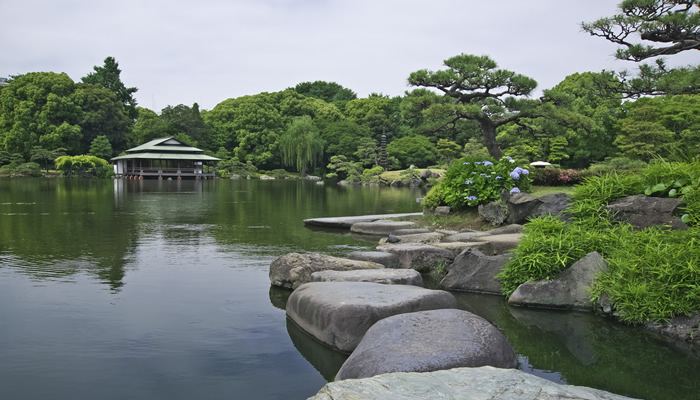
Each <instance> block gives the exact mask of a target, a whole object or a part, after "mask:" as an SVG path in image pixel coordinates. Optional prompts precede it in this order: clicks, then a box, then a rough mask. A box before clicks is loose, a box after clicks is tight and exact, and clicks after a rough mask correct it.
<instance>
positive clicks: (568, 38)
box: [0, 0, 697, 112]
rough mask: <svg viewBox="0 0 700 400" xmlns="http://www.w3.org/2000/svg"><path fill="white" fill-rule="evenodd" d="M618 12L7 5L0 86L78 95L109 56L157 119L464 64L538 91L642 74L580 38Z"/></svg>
mask: <svg viewBox="0 0 700 400" xmlns="http://www.w3.org/2000/svg"><path fill="white" fill-rule="evenodd" d="M619 2H620V0H585V1H573V0H526V1H524V0H500V1H483V0H482V1H476V0H421V1H418V0H352V1H349V0H198V1H182V0H121V1H104V0H4V1H2V3H0V15H1V16H2V23H0V38H2V44H0V77H7V76H9V75H16V74H23V73H27V72H43V71H53V72H65V73H67V74H68V75H69V76H70V77H71V78H72V79H73V80H74V81H76V82H77V81H80V79H81V78H82V77H83V76H85V75H86V74H88V73H89V72H91V71H92V67H93V66H95V65H100V66H101V65H102V64H103V61H104V59H105V58H106V57H108V56H112V57H115V58H116V60H117V62H118V63H119V66H120V68H121V70H122V74H121V78H122V81H123V82H124V84H125V85H127V86H130V87H132V86H135V87H137V88H138V89H139V90H138V92H137V93H136V99H137V101H138V103H139V105H140V106H142V107H146V108H150V109H153V110H155V111H158V112H160V110H161V109H162V108H164V107H165V106H167V105H178V104H185V105H188V106H191V105H192V103H194V102H197V103H199V105H200V108H202V109H211V108H213V107H214V106H215V105H216V104H218V103H219V102H221V101H223V100H225V99H228V98H232V97H240V96H244V95H251V94H256V93H260V92H275V91H279V90H284V89H286V88H288V87H293V86H295V85H296V84H297V83H300V82H306V81H316V80H323V81H329V82H337V83H339V84H341V85H343V86H345V87H347V88H349V89H352V90H353V91H355V92H356V93H357V94H358V96H359V97H366V96H367V95H369V94H370V93H372V92H377V93H383V94H387V95H391V96H396V95H403V94H404V91H406V90H410V89H411V88H410V87H408V86H407V83H406V79H407V77H408V75H409V74H410V73H411V72H413V71H417V70H419V69H423V68H427V69H431V70H437V69H441V68H442V62H443V60H445V59H447V58H449V57H451V56H454V55H457V54H460V53H467V54H476V55H482V54H485V55H488V56H490V57H491V58H493V59H494V60H495V61H496V62H497V63H498V64H499V67H500V68H505V69H509V70H512V71H515V72H518V73H521V74H524V75H527V76H529V77H531V78H534V79H535V80H536V81H537V82H538V83H539V87H538V91H539V90H541V89H546V88H551V87H552V86H554V85H556V84H557V83H558V82H560V81H561V80H562V79H564V78H565V77H566V76H567V75H570V74H573V73H575V72H585V71H600V70H602V69H607V70H621V69H634V68H635V65H634V63H630V62H626V61H617V60H615V59H614V57H613V56H612V54H614V52H615V49H616V46H614V45H613V44H611V43H608V42H607V41H605V40H604V39H600V38H594V37H591V36H589V35H588V34H586V33H584V32H582V31H581V28H580V23H581V22H583V21H586V22H590V21H593V20H596V19H598V18H600V17H604V16H610V15H613V14H614V13H615V12H616V8H617V7H616V5H617V4H618V3H619ZM683 57H684V58H683ZM669 61H671V62H670V64H679V63H681V64H682V63H685V64H689V63H691V62H693V61H692V60H691V59H690V58H689V57H688V56H687V55H686V56H682V57H681V56H676V57H674V58H672V59H671V60H669ZM694 63H697V60H695V62H694Z"/></svg>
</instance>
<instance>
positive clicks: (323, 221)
mask: <svg viewBox="0 0 700 400" xmlns="http://www.w3.org/2000/svg"><path fill="white" fill-rule="evenodd" d="M422 215H423V213H422V212H420V213H404V214H378V215H359V216H353V217H327V218H309V219H305V220H304V224H306V225H312V226H322V227H326V228H344V229H348V228H350V227H351V226H353V225H354V224H356V223H358V222H372V221H377V220H380V219H390V218H410V217H420V216H422Z"/></svg>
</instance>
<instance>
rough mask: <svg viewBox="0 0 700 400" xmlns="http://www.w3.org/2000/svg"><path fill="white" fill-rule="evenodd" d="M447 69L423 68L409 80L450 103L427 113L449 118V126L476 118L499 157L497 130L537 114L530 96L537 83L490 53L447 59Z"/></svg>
mask: <svg viewBox="0 0 700 400" xmlns="http://www.w3.org/2000/svg"><path fill="white" fill-rule="evenodd" d="M444 64H445V66H446V67H448V68H447V69H444V70H439V71H428V70H425V69H423V70H420V71H416V72H413V73H411V75H410V76H409V77H408V83H409V84H410V85H413V86H422V87H430V88H435V89H437V90H438V91H440V92H442V93H443V96H445V97H449V98H450V99H451V100H452V101H450V102H447V101H445V102H438V103H434V104H432V105H430V106H429V107H428V108H427V109H426V110H425V111H424V113H425V114H426V115H428V116H432V117H438V118H439V119H442V120H445V125H447V124H454V123H456V122H457V121H459V120H460V119H468V120H473V121H476V122H477V123H478V124H479V127H480V129H481V133H482V135H483V139H484V144H485V145H486V148H487V149H488V150H489V153H490V154H491V155H492V156H493V157H495V158H497V159H498V158H501V157H502V156H503V152H502V151H501V149H500V147H499V146H498V142H496V129H497V128H498V127H500V126H502V125H505V124H508V123H510V122H514V121H517V120H519V119H520V118H523V117H528V116H533V115H534V113H533V111H534V108H535V107H536V106H538V105H539V104H540V102H539V101H538V100H530V99H526V98H525V96H527V95H529V94H530V92H532V91H533V90H534V89H535V87H537V82H535V80H534V79H532V78H528V77H527V76H524V75H520V74H516V73H515V72H511V71H508V70H504V69H497V68H498V65H497V64H496V62H495V61H493V60H492V59H491V58H489V57H488V56H474V55H469V54H461V55H458V56H455V57H452V58H449V59H447V60H445V61H444Z"/></svg>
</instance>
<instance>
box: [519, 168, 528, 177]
mask: <svg viewBox="0 0 700 400" xmlns="http://www.w3.org/2000/svg"><path fill="white" fill-rule="evenodd" d="M520 173H521V174H523V175H530V171H528V170H526V169H524V168H520Z"/></svg>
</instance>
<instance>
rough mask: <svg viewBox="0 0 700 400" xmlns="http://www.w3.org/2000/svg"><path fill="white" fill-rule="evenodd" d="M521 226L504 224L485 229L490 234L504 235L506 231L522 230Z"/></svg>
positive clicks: (515, 231)
mask: <svg viewBox="0 0 700 400" xmlns="http://www.w3.org/2000/svg"><path fill="white" fill-rule="evenodd" d="M523 228H524V227H523V226H522V225H520V224H510V225H506V226H501V227H498V228H495V229H491V230H490V231H487V232H488V233H489V234H491V235H504V234H508V233H520V232H522V231H523Z"/></svg>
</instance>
